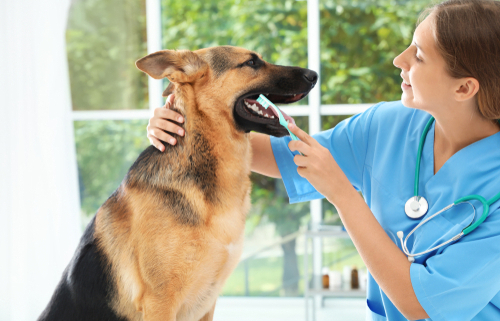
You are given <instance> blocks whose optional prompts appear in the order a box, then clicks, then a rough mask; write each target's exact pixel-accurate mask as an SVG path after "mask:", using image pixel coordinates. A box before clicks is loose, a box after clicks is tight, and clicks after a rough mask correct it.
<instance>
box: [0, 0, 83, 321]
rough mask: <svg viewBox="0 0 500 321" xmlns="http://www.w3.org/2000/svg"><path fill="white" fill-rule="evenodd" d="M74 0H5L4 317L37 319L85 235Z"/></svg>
mask: <svg viewBox="0 0 500 321" xmlns="http://www.w3.org/2000/svg"><path fill="white" fill-rule="evenodd" d="M69 4H70V1H69V0H43V1H40V0H0V320H2V321H11V320H12V321H14V320H15V321H24V320H26V321H27V320H30V321H32V320H36V318H37V317H38V315H39V314H40V312H41V311H42V310H43V308H44V307H45V305H46V304H47V303H48V300H49V298H50V296H51V294H52V292H53V291H54V288H55V286H56V284H57V282H58V281H59V279H60V277H61V273H62V271H63V270H64V268H65V266H66V265H67V264H68V262H69V260H70V258H71V256H72V255H73V252H74V250H75V248H76V245H77V241H78V239H79V237H80V233H81V231H80V220H79V209H80V204H79V195H78V181H77V165H76V157H75V146H74V138H73V125H72V122H71V114H70V113H71V99H70V89H69V78H68V71H67V60H66V51H65V38H64V34H65V28H66V20H67V13H68V9H69Z"/></svg>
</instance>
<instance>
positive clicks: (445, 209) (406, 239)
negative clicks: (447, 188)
mask: <svg viewBox="0 0 500 321" xmlns="http://www.w3.org/2000/svg"><path fill="white" fill-rule="evenodd" d="M461 203H468V204H469V205H470V206H471V207H472V208H473V209H474V216H473V217H472V220H471V222H470V223H469V225H468V226H470V225H471V224H472V222H474V218H475V217H476V208H475V207H474V205H472V204H471V203H470V202H468V201H463V202H459V203H451V204H450V205H448V206H446V207H444V208H443V209H441V210H440V211H439V212H437V213H435V214H434V215H432V216H429V217H427V218H426V219H425V220H423V221H422V222H420V223H418V225H417V226H415V227H414V228H413V230H411V232H410V233H408V235H407V236H406V237H405V239H404V241H403V235H402V232H401V233H399V232H398V238H399V240H400V241H401V248H402V249H403V252H404V253H405V254H406V255H407V256H408V259H409V260H410V261H412V262H413V261H414V257H415V256H420V255H423V254H426V253H429V252H432V251H434V250H436V249H438V248H440V247H442V246H444V245H446V244H448V243H451V242H455V241H457V240H459V239H460V238H461V237H462V236H464V235H465V234H464V232H463V230H462V231H461V232H460V233H458V234H457V235H455V236H454V237H452V238H451V239H449V240H448V241H446V242H443V243H441V244H439V245H436V246H435V247H433V248H431V249H428V250H426V251H424V252H420V253H414V254H412V253H410V251H409V250H408V248H407V247H406V243H407V241H408V238H409V237H410V236H411V235H412V234H413V233H414V232H415V231H416V230H417V229H418V228H419V227H420V226H422V225H424V224H425V223H427V222H428V221H430V220H431V219H433V218H434V217H436V216H437V215H439V214H441V213H443V212H444V211H447V210H449V209H450V208H452V207H453V206H456V205H458V204H461Z"/></svg>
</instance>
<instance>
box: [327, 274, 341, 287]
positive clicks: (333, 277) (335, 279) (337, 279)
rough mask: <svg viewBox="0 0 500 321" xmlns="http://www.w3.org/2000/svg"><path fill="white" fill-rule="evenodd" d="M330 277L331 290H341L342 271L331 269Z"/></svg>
mask: <svg viewBox="0 0 500 321" xmlns="http://www.w3.org/2000/svg"><path fill="white" fill-rule="evenodd" d="M328 279H329V281H330V290H332V291H339V290H340V289H341V288H342V273H340V271H330V273H328Z"/></svg>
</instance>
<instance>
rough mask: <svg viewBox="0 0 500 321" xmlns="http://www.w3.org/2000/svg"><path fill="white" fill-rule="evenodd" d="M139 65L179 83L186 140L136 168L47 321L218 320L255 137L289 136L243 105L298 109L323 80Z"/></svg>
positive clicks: (206, 56) (233, 68) (182, 64)
mask: <svg viewBox="0 0 500 321" xmlns="http://www.w3.org/2000/svg"><path fill="white" fill-rule="evenodd" d="M136 64H137V66H138V68H139V69H141V70H142V71H144V72H146V73H148V74H149V75H150V76H152V77H154V78H157V79H159V78H163V77H167V78H168V79H169V80H170V81H171V84H170V86H169V87H168V88H167V90H166V91H165V93H164V95H166V94H168V93H170V92H174V93H175V97H176V98H175V106H174V108H175V109H176V110H177V111H178V112H180V113H181V114H183V115H184V117H185V122H184V124H183V127H184V129H185V136H184V137H183V138H182V137H179V138H178V144H177V145H176V146H170V145H168V144H164V145H165V146H166V150H165V152H164V153H161V152H159V151H158V150H157V149H156V148H155V147H153V146H150V147H148V148H147V149H146V150H145V151H144V152H142V153H141V155H140V156H139V157H138V158H137V160H136V161H135V163H134V164H133V165H132V167H131V168H130V170H129V172H128V174H127V176H126V177H125V179H124V180H123V182H122V184H121V185H120V187H119V188H118V189H117V190H116V191H115V192H114V193H113V194H112V195H111V196H110V197H109V199H108V200H107V201H106V202H105V203H104V204H103V205H102V206H101V208H99V210H98V211H97V213H96V216H95V217H94V219H93V220H92V221H91V223H90V224H89V225H88V227H87V229H86V231H85V233H84V235H83V237H82V239H81V241H80V245H79V247H78V249H77V251H76V253H75V256H74V258H73V259H72V261H71V262H70V264H69V265H68V267H67V269H66V271H65V272H64V275H63V278H62V280H61V282H60V284H59V285H58V287H57V288H56V291H55V293H54V295H53V297H52V300H51V302H50V303H49V305H48V306H47V308H46V310H45V311H44V312H43V313H42V315H41V316H40V318H39V320H41V321H52V320H57V321H84V320H85V321H99V320H103V321H105V320H106V321H117V320H124V321H125V320H128V321H139V320H146V321H153V320H154V321H156V320H162V321H169V320H177V321H184V320H186V321H187V320H194V321H197V320H212V318H213V311H214V308H215V301H216V299H217V296H218V294H219V292H220V290H221V288H222V286H223V284H224V282H225V280H226V279H227V277H228V276H229V275H230V273H231V271H232V270H233V269H234V268H235V266H236V265H237V263H238V260H239V257H240V254H241V249H242V244H243V230H244V223H245V215H246V213H247V211H248V210H249V208H250V196H249V195H250V194H249V193H250V188H251V186H250V179H249V174H250V162H251V159H252V155H251V146H250V141H249V135H248V132H249V131H250V130H255V131H259V132H263V133H267V134H270V135H275V136H284V135H286V134H287V132H286V130H285V129H284V128H283V127H282V126H280V125H279V123H278V120H277V119H264V118H262V117H258V116H255V115H251V114H250V113H249V111H248V110H245V108H244V106H243V98H247V97H254V98H255V97H257V95H258V94H261V93H267V94H269V95H268V97H269V98H270V99H271V100H272V101H273V102H277V103H289V102H293V101H296V100H298V99H301V98H302V97H304V96H305V95H307V93H308V92H309V91H310V89H311V88H312V87H313V86H314V84H315V83H316V79H317V75H316V73H314V72H313V71H310V70H307V69H302V68H297V67H283V66H277V65H272V64H269V63H267V62H264V61H263V60H262V59H261V57H260V56H259V55H258V54H256V53H254V52H251V51H248V50H245V49H242V48H236V47H229V46H225V47H214V48H207V49H201V50H198V51H194V52H191V51H171V50H164V51H160V52H157V53H153V54H151V55H148V56H146V57H144V58H142V59H140V60H138V61H137V63H136ZM293 94H299V95H297V96H293Z"/></svg>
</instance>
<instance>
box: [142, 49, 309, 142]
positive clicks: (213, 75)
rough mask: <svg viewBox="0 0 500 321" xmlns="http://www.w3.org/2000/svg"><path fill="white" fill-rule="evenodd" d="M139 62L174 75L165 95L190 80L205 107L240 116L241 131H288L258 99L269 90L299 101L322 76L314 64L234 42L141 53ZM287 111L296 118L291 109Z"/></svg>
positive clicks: (157, 73) (281, 99)
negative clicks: (282, 61) (271, 57)
mask: <svg viewBox="0 0 500 321" xmlns="http://www.w3.org/2000/svg"><path fill="white" fill-rule="evenodd" d="M136 66H137V68H139V69H140V70H142V71H144V72H145V73H147V74H148V75H150V76H151V77H153V78H155V79H161V78H165V77H166V78H168V79H169V80H170V82H171V83H170V85H169V86H168V87H167V89H166V90H165V92H164V93H163V96H167V95H168V94H170V93H172V92H174V90H175V88H176V87H177V86H182V85H185V84H190V85H191V86H192V87H193V89H194V91H195V94H196V100H197V101H198V102H200V101H201V102H203V104H202V106H203V107H202V108H203V111H204V112H205V113H207V114H211V115H218V116H220V115H221V113H222V114H227V117H224V118H225V119H227V118H230V119H231V120H232V121H234V123H235V125H236V128H238V129H239V130H241V131H244V132H249V131H251V130H254V131H257V132H261V133H265V134H269V135H273V136H277V137H281V136H285V135H288V131H287V130H286V129H285V128H284V127H283V126H281V125H280V123H279V120H278V115H276V114H275V112H274V111H273V109H272V108H267V109H266V108H264V107H262V106H261V105H260V104H259V103H258V102H257V101H256V100H257V98H258V96H259V95H260V94H264V95H265V96H266V97H267V98H268V99H269V100H270V101H271V102H273V103H274V104H289V103H293V102H296V101H299V100H300V99H302V98H304V97H305V96H306V95H307V94H308V93H309V91H310V90H311V89H312V88H313V87H314V85H315V84H316V81H317V79H318V75H317V73H316V72H314V71H312V70H309V69H303V68H299V67H286V66H278V65H273V64H270V63H268V62H265V61H264V60H262V57H261V56H260V55H259V54H257V53H255V52H253V51H250V50H246V49H243V48H238V47H231V46H222V47H212V48H206V49H200V50H197V51H188V50H180V51H174V50H162V51H158V52H155V53H152V54H150V55H148V56H146V57H144V58H142V59H139V60H138V61H137V62H136ZM198 105H200V104H198ZM282 113H283V112H282ZM283 116H284V117H285V119H287V120H288V121H292V122H293V119H292V118H291V117H289V116H288V115H286V114H285V113H283ZM224 118H222V119H224Z"/></svg>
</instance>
